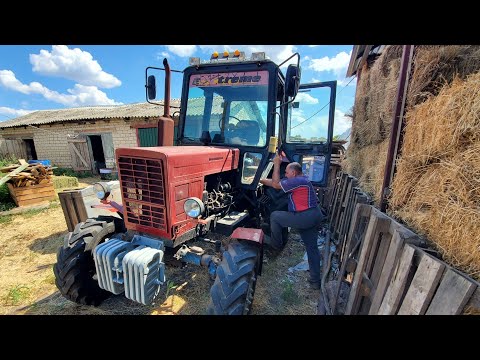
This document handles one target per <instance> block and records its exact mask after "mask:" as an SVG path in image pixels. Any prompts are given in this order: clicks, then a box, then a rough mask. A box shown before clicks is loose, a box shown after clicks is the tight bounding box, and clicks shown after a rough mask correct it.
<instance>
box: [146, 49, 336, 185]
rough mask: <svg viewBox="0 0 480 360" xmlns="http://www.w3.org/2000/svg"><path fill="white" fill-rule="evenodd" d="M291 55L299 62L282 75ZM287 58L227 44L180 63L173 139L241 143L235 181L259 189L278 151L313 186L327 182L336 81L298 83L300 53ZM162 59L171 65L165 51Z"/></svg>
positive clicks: (217, 144)
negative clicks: (277, 58) (248, 55)
mask: <svg viewBox="0 0 480 360" xmlns="http://www.w3.org/2000/svg"><path fill="white" fill-rule="evenodd" d="M295 56H296V57H297V64H296V65H295V64H291V65H289V66H288V67H287V71H286V75H284V74H283V72H282V67H281V66H282V65H283V64H284V63H286V61H288V60H290V59H291V58H293V57H295ZM286 61H284V62H283V63H282V64H280V65H277V64H275V63H274V62H273V61H271V60H269V59H266V57H265V53H253V54H252V56H251V58H250V59H247V58H245V55H244V54H243V53H241V52H239V51H235V52H234V53H233V54H232V56H230V54H229V53H228V52H225V53H223V57H221V56H219V54H218V53H214V54H213V55H212V58H211V59H210V60H208V61H203V62H201V61H200V59H199V58H191V59H190V64H191V65H190V66H189V67H187V68H186V69H185V70H183V71H182V73H183V87H182V96H181V106H180V112H179V122H178V129H177V135H176V139H175V140H176V141H175V142H176V144H177V145H181V146H190V145H197V146H198V145H204V146H215V147H228V148H237V149H239V150H240V161H239V171H240V172H241V174H242V176H240V177H239V178H238V180H237V181H236V186H237V187H241V188H244V189H251V190H254V189H256V188H257V187H258V184H259V180H260V179H261V178H263V177H266V176H268V174H269V172H270V170H271V168H272V163H271V159H272V158H273V156H274V153H275V152H277V151H279V152H283V154H284V155H285V157H286V160H288V161H296V162H299V163H300V164H302V167H303V170H304V173H305V174H306V175H307V176H308V177H309V179H310V180H311V181H312V183H313V184H314V185H315V186H325V185H326V181H327V173H328V168H329V164H330V153H331V148H332V137H333V121H334V113H335V93H336V82H335V81H332V82H323V83H322V82H317V83H311V84H302V85H300V56H299V54H298V53H296V54H294V55H292V56H291V57H290V58H289V59H287V60H286ZM164 65H166V66H165V69H168V63H167V61H166V59H165V60H164ZM148 69H159V70H163V69H161V68H148ZM148 69H147V74H146V77H147V85H146V87H147V90H149V91H147V94H148V95H147V100H148V101H152V100H154V99H155V96H156V95H155V94H156V91H155V81H154V79H153V75H151V76H148ZM167 87H168V86H166V93H167V92H169V91H167ZM167 101H168V99H165V103H167ZM159 145H162V144H159ZM269 145H270V146H269Z"/></svg>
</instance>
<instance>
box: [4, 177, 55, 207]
mask: <svg viewBox="0 0 480 360" xmlns="http://www.w3.org/2000/svg"><path fill="white" fill-rule="evenodd" d="M7 186H8V191H9V192H10V195H11V196H12V199H13V201H14V202H15V204H16V205H17V206H25V205H32V204H39V203H42V202H47V201H50V200H54V199H55V198H56V197H57V195H56V193H55V190H54V188H53V182H49V183H47V184H39V185H32V186H25V187H14V186H12V184H10V183H7Z"/></svg>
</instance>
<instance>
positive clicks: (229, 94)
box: [183, 71, 268, 147]
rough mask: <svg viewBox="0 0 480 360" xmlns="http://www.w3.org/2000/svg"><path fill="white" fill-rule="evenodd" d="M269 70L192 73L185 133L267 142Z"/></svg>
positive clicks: (232, 141)
mask: <svg viewBox="0 0 480 360" xmlns="http://www.w3.org/2000/svg"><path fill="white" fill-rule="evenodd" d="M267 100H268V71H249V72H235V73H233V72H226V73H210V74H193V75H191V76H190V79H189V90H188V101H187V109H186V117H185V128H184V134H183V135H184V137H185V138H188V139H190V140H198V141H202V140H205V139H206V138H208V139H209V141H211V142H212V143H214V144H215V143H216V144H235V145H246V146H257V147H263V146H265V145H266V142H267V135H266V134H267V133H266V123H267Z"/></svg>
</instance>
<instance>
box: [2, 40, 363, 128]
mask: <svg viewBox="0 0 480 360" xmlns="http://www.w3.org/2000/svg"><path fill="white" fill-rule="evenodd" d="M352 47H353V46H352V45H53V46H52V45H35V46H28V45H0V121H5V120H9V119H13V118H16V117H18V116H21V115H25V114H27V113H29V112H32V111H36V110H48V109H63V108H69V107H79V106H92V105H115V104H129V103H136V102H144V101H145V87H144V85H145V78H144V76H145V75H144V74H145V68H146V67H147V66H158V67H163V65H162V61H163V58H164V57H167V58H168V60H169V63H170V67H171V68H172V69H176V70H183V69H184V68H185V67H187V66H188V59H189V57H190V56H198V57H200V58H201V59H202V60H207V59H209V58H210V55H211V53H212V52H213V51H218V52H221V51H223V50H230V51H233V50H235V49H239V50H240V51H244V52H245V54H246V56H250V54H251V53H252V52H254V51H265V52H266V54H267V56H268V57H269V58H270V59H272V60H273V61H275V62H277V63H280V62H282V61H283V60H285V59H286V58H288V57H289V56H291V55H292V54H293V53H295V52H298V53H300V56H301V63H300V65H301V67H302V83H310V82H316V81H330V80H337V81H338V83H337V86H338V88H337V101H336V112H335V131H334V134H340V133H342V132H343V131H345V130H346V129H347V128H348V127H350V122H349V120H348V118H345V116H344V114H345V113H349V112H351V108H352V106H353V102H354V96H355V85H356V80H355V79H353V81H351V82H350V80H352V79H349V78H345V73H346V70H347V66H348V62H349V59H350V54H351V50H352ZM294 60H295V61H296V58H294ZM283 70H284V72H285V70H286V68H285V67H284V68H283ZM349 82H350V83H349ZM347 83H349V84H348V86H346V85H347ZM180 90H181V75H180V74H173V75H172V91H171V95H172V97H173V98H178V97H180Z"/></svg>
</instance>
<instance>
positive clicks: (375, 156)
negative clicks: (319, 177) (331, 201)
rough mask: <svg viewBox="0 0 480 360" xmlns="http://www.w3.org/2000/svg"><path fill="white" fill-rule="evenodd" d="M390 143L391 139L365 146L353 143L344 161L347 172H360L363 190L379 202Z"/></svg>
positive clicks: (343, 164) (359, 178) (354, 173)
mask: <svg viewBox="0 0 480 360" xmlns="http://www.w3.org/2000/svg"><path fill="white" fill-rule="evenodd" d="M388 143H389V139H387V140H384V141H383V142H381V143H379V144H374V145H369V146H365V147H363V148H358V147H357V146H355V145H351V146H350V147H349V148H348V150H347V156H346V158H345V160H344V161H343V162H342V166H343V167H344V169H345V171H346V172H347V173H349V174H353V175H356V174H359V177H358V180H359V182H360V184H361V187H362V190H363V191H365V192H368V193H369V194H370V195H371V196H372V197H373V198H374V199H375V201H377V202H378V201H379V199H380V197H381V191H382V185H383V175H384V173H385V162H386V159H387V149H388ZM357 176H358V175H357Z"/></svg>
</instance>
